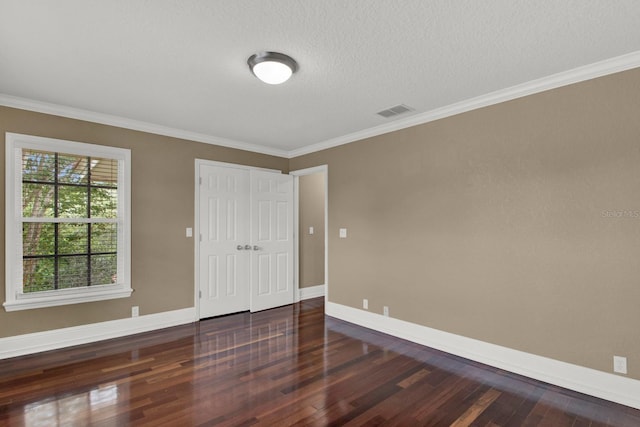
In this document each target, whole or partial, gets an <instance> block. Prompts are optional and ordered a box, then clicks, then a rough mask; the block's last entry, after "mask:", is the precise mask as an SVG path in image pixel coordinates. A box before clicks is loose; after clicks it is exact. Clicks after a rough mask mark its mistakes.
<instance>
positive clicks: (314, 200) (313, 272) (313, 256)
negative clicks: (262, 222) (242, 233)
mask: <svg viewBox="0 0 640 427" xmlns="http://www.w3.org/2000/svg"><path fill="white" fill-rule="evenodd" d="M289 174H290V175H293V176H294V208H295V215H294V218H295V221H294V224H295V225H294V227H295V230H296V236H297V238H296V240H295V248H294V251H295V252H294V253H295V260H296V262H295V267H296V269H295V272H294V276H295V278H296V284H297V295H296V301H300V300H304V299H309V298H315V297H320V296H324V298H325V302H326V301H327V300H328V294H329V292H328V284H329V278H328V275H329V268H328V266H329V260H328V254H329V250H328V236H329V234H328V224H329V209H328V200H329V195H328V166H327V165H322V166H317V167H312V168H308V169H301V170H296V171H292V172H289Z"/></svg>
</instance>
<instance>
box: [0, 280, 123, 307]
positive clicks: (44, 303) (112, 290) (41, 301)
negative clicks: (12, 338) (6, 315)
mask: <svg viewBox="0 0 640 427" xmlns="http://www.w3.org/2000/svg"><path fill="white" fill-rule="evenodd" d="M132 292H133V289H131V288H130V287H125V286H124V285H115V286H114V285H104V286H94V287H91V288H83V289H62V290H59V291H48V292H37V293H33V294H18V295H16V299H14V300H12V301H6V302H5V303H4V304H3V306H4V309H5V311H19V310H31V309H34V308H45V307H55V306H59V305H68V304H80V303H83V302H92V301H104V300H110V299H116V298H127V297H130V296H131V293H132Z"/></svg>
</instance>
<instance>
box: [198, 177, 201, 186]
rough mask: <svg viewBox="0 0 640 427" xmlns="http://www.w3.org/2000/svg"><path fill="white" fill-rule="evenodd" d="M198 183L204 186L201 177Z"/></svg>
mask: <svg viewBox="0 0 640 427" xmlns="http://www.w3.org/2000/svg"><path fill="white" fill-rule="evenodd" d="M198 183H199V184H200V185H202V177H199V178H198Z"/></svg>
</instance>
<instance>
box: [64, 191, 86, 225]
mask: <svg viewBox="0 0 640 427" xmlns="http://www.w3.org/2000/svg"><path fill="white" fill-rule="evenodd" d="M58 217H59V218H86V217H87V188H86V187H69V186H60V187H58Z"/></svg>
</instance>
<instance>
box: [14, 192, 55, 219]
mask: <svg viewBox="0 0 640 427" xmlns="http://www.w3.org/2000/svg"><path fill="white" fill-rule="evenodd" d="M53 195H54V186H53V185H49V184H28V183H23V184H22V216H23V217H25V218H29V217H36V218H53V215H54V210H53V208H54V203H55V200H54V197H53Z"/></svg>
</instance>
